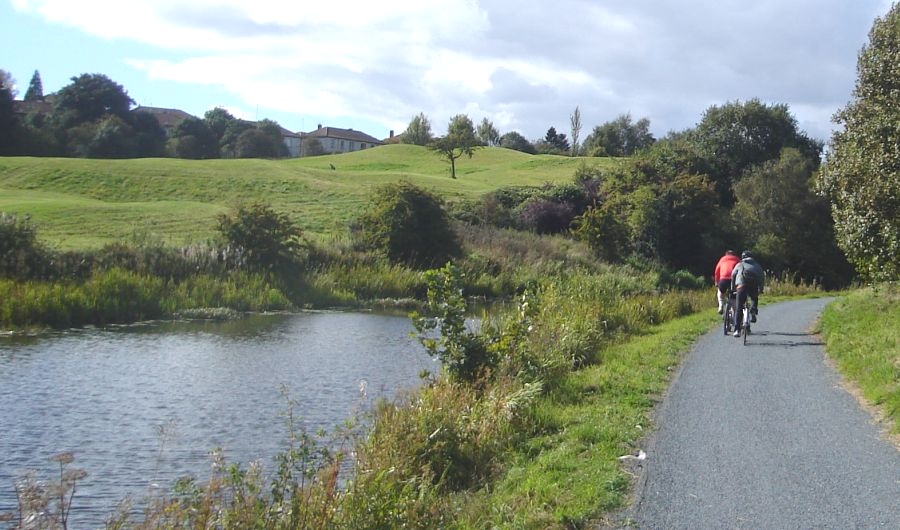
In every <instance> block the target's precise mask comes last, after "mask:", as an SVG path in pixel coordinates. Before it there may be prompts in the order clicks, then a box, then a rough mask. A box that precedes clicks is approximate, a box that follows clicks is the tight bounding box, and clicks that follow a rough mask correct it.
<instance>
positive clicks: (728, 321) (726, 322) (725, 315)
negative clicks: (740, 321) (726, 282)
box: [722, 302, 734, 335]
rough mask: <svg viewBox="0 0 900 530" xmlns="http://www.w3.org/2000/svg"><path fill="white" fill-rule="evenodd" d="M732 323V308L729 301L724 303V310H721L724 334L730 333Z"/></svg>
mask: <svg viewBox="0 0 900 530" xmlns="http://www.w3.org/2000/svg"><path fill="white" fill-rule="evenodd" d="M733 323H734V310H733V309H732V308H731V302H728V303H727V304H725V311H723V312H722V328H723V329H724V330H725V335H730V334H731V325H732V324H733Z"/></svg>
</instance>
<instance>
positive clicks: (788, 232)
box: [731, 148, 850, 286]
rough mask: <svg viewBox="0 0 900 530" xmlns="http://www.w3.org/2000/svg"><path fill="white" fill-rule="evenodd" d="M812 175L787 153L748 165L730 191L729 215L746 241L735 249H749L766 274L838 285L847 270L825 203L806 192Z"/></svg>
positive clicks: (804, 161) (803, 160)
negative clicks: (732, 198)
mask: <svg viewBox="0 0 900 530" xmlns="http://www.w3.org/2000/svg"><path fill="white" fill-rule="evenodd" d="M814 170H815V163H814V162H813V161H811V160H810V159H809V158H807V157H805V156H803V155H802V154H801V153H800V152H799V151H798V150H796V149H793V148H788V149H785V150H784V151H782V153H781V156H780V158H778V159H776V160H770V161H768V162H765V163H763V164H760V165H757V166H754V167H753V168H751V169H750V170H748V172H747V174H746V175H745V176H744V178H742V179H741V180H739V181H738V182H737V183H736V184H735V186H734V194H735V197H736V200H737V202H736V203H735V205H734V208H733V209H732V211H731V216H732V218H733V219H734V222H735V225H737V226H740V228H741V234H742V235H745V236H746V237H747V238H748V239H746V240H744V241H740V244H741V245H742V246H745V247H748V248H753V249H754V251H755V252H756V253H757V254H758V255H759V256H760V258H761V259H762V262H763V263H765V265H766V268H767V269H771V270H774V271H776V272H787V271H790V272H792V273H794V274H796V275H798V276H800V277H802V278H806V279H813V278H818V277H824V278H825V279H826V280H827V281H828V282H829V283H830V285H831V286H838V285H843V284H845V283H846V281H847V280H849V272H850V267H849V265H848V263H847V261H846V259H845V258H844V256H843V255H842V254H841V252H840V250H838V248H837V246H836V242H835V238H834V223H833V222H832V220H831V215H830V212H829V205H828V202H827V200H826V199H825V198H823V197H819V196H816V195H815V194H814V193H813V190H812V189H811V186H810V183H811V178H812V175H813V172H814Z"/></svg>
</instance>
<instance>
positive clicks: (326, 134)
mask: <svg viewBox="0 0 900 530" xmlns="http://www.w3.org/2000/svg"><path fill="white" fill-rule="evenodd" d="M300 136H302V137H304V138H306V137H313V138H339V139H342V140H353V141H356V142H364V143H367V144H382V143H383V142H382V141H381V140H379V139H378V138H375V137H372V136H369V135H368V134H366V133H364V132H361V131H354V130H353V129H340V128H338V127H322V126H321V125H319V128H318V129H316V130H315V131H311V132H308V133H300Z"/></svg>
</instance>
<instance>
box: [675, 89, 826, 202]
mask: <svg viewBox="0 0 900 530" xmlns="http://www.w3.org/2000/svg"><path fill="white" fill-rule="evenodd" d="M691 136H692V138H693V141H694V142H696V143H697V145H698V147H699V148H700V150H701V152H702V153H703V155H704V157H705V158H706V159H707V160H709V161H710V164H711V166H712V170H711V172H710V174H709V177H710V179H711V180H712V181H713V182H714V183H715V185H716V189H717V191H718V192H719V195H720V201H721V203H722V204H723V205H726V206H728V205H731V204H732V203H733V202H734V198H733V192H732V188H733V185H734V183H735V182H736V181H737V180H738V179H739V178H740V177H741V176H742V175H743V174H744V172H745V171H747V170H748V169H749V168H750V167H752V166H754V165H756V164H762V163H763V162H767V161H769V160H775V159H778V157H779V156H780V154H781V150H782V149H784V148H786V147H793V148H795V149H797V150H799V151H800V153H801V154H803V155H804V156H806V157H808V158H810V160H814V161H816V162H818V160H819V156H820V154H821V152H822V145H821V143H820V142H818V141H816V140H813V139H811V138H809V137H808V136H806V134H804V133H803V132H801V131H799V129H798V128H797V120H796V119H795V118H794V117H793V116H792V115H791V113H790V111H789V109H788V106H787V105H784V104H776V105H766V104H764V103H761V102H760V101H759V100H758V99H751V100H750V101H747V102H745V103H741V102H740V101H735V102H731V103H727V104H725V105H722V106H721V107H719V106H715V105H714V106H712V107H710V108H709V109H707V110H706V112H705V113H704V114H703V118H702V119H701V120H700V123H699V124H698V125H697V127H696V128H695V129H694V130H693V132H692V133H691Z"/></svg>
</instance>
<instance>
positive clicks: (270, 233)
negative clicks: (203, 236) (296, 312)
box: [219, 203, 303, 273]
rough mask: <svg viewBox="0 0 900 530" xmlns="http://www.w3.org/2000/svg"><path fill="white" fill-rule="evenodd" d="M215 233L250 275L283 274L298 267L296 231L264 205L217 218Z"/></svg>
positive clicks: (298, 231)
mask: <svg viewBox="0 0 900 530" xmlns="http://www.w3.org/2000/svg"><path fill="white" fill-rule="evenodd" d="M219 231H220V232H221V233H222V235H223V236H224V237H225V240H226V241H227V242H228V244H229V245H231V246H233V247H234V248H236V249H238V250H239V251H240V253H241V254H242V257H243V260H242V261H243V264H244V266H245V267H246V268H247V269H249V270H250V271H252V272H273V273H285V272H287V271H289V270H291V269H292V268H296V267H298V266H299V263H300V251H301V250H302V249H303V244H302V243H301V239H300V238H301V236H302V232H301V231H300V228H298V227H297V226H296V225H295V224H294V223H293V222H292V221H291V220H290V218H289V217H288V216H287V215H285V214H283V213H278V212H276V211H275V210H273V209H272V207H270V206H268V205H265V204H259V203H257V204H252V205H250V206H240V207H238V209H237V210H236V211H235V212H234V213H233V214H232V215H221V216H219Z"/></svg>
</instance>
